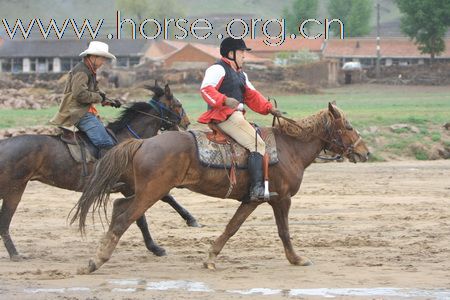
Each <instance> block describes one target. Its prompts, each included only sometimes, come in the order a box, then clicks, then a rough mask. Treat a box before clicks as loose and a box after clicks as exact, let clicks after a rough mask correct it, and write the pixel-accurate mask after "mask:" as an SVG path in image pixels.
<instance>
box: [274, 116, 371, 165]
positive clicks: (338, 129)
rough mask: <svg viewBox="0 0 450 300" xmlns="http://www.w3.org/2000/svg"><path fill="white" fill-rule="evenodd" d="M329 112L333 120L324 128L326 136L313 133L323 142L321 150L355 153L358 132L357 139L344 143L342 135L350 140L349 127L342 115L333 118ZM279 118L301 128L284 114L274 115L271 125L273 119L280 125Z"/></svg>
mask: <svg viewBox="0 0 450 300" xmlns="http://www.w3.org/2000/svg"><path fill="white" fill-rule="evenodd" d="M329 114H330V117H331V119H332V121H333V126H327V128H326V131H327V137H326V138H324V137H321V136H317V135H315V137H317V138H318V139H320V140H322V141H323V142H325V144H324V146H323V149H322V150H324V151H325V150H329V151H332V152H334V153H338V154H339V155H343V156H349V155H352V154H356V152H355V151H354V150H355V148H356V147H357V146H358V145H359V144H360V143H361V142H362V138H361V136H359V134H358V139H357V140H356V141H355V142H353V143H351V144H346V143H345V142H344V137H348V140H351V138H350V137H349V133H348V131H349V129H348V128H347V126H346V125H345V124H344V120H343V119H342V117H339V118H335V117H334V115H333V114H332V113H331V112H329ZM280 119H283V120H285V121H287V122H289V123H291V124H292V125H294V126H296V127H298V128H300V129H301V127H300V125H299V124H298V123H297V122H295V121H294V120H292V119H290V118H287V117H284V116H279V117H275V116H274V120H273V123H272V126H274V125H275V120H277V121H278V124H279V125H280ZM330 127H331V128H330ZM338 159H340V157H335V158H326V159H325V160H338Z"/></svg>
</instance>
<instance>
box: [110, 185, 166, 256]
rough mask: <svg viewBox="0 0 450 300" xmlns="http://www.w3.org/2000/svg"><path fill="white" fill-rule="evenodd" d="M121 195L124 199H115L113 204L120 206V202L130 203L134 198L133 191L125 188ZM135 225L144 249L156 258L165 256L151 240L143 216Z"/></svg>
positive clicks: (161, 249) (162, 249)
mask: <svg viewBox="0 0 450 300" xmlns="http://www.w3.org/2000/svg"><path fill="white" fill-rule="evenodd" d="M122 194H123V195H124V196H125V197H126V198H120V199H117V200H116V201H115V202H117V205H120V201H132V200H133V198H134V190H133V189H129V188H127V189H125V190H124V191H122ZM136 225H137V226H138V227H139V229H140V230H141V233H142V237H143V238H144V243H145V247H146V248H147V249H148V250H149V251H150V252H152V253H153V254H155V255H156V256H165V255H166V250H164V248H162V247H160V246H158V244H156V243H155V241H154V240H153V238H152V236H151V234H150V230H149V229H148V224H147V219H146V218H145V214H143V215H142V216H140V217H139V218H138V219H137V220H136Z"/></svg>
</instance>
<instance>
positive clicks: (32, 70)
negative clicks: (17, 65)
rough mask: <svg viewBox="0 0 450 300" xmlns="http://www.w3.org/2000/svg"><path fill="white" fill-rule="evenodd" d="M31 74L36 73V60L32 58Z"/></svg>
mask: <svg viewBox="0 0 450 300" xmlns="http://www.w3.org/2000/svg"><path fill="white" fill-rule="evenodd" d="M30 72H32V73H35V72H36V58H30Z"/></svg>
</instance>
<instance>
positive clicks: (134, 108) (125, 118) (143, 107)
mask: <svg viewBox="0 0 450 300" xmlns="http://www.w3.org/2000/svg"><path fill="white" fill-rule="evenodd" d="M151 109H153V107H152V106H151V105H150V104H148V103H147V102H135V103H133V104H132V105H131V106H128V107H126V108H125V110H123V111H122V112H121V113H120V116H119V117H118V118H117V120H115V121H113V122H110V123H109V124H108V126H107V127H108V128H109V129H111V130H112V131H113V132H118V131H119V130H122V129H123V128H125V127H126V126H127V125H128V124H129V123H130V122H131V120H133V119H135V118H136V117H137V116H138V115H139V114H140V113H139V111H143V112H149V111H150V110H151Z"/></svg>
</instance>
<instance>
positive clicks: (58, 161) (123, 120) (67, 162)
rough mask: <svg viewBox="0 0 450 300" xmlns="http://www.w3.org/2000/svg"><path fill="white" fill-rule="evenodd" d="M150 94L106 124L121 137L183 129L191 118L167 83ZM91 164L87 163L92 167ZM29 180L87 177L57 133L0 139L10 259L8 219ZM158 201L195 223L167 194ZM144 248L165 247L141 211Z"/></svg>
mask: <svg viewBox="0 0 450 300" xmlns="http://www.w3.org/2000/svg"><path fill="white" fill-rule="evenodd" d="M149 89H151V90H152V91H153V93H154V96H153V100H152V102H151V104H150V102H149V103H147V102H137V103H135V104H133V105H132V106H130V107H128V108H127V109H125V110H124V111H123V112H122V114H121V116H120V118H119V119H118V120H117V121H115V122H112V123H110V124H109V125H108V127H109V128H110V129H111V130H112V131H113V132H114V133H115V134H116V137H117V138H118V140H119V141H123V140H126V139H130V138H139V137H142V138H147V137H152V136H155V135H156V134H157V133H158V130H160V129H161V128H167V129H172V130H176V129H177V128H178V125H180V126H181V127H183V128H186V127H187V126H188V125H189V119H188V117H187V116H186V114H185V112H184V109H183V107H182V106H181V104H180V102H179V101H178V100H177V99H176V98H175V97H174V96H173V94H172V92H171V91H170V88H169V86H168V85H166V87H165V88H164V89H163V88H161V87H159V86H158V85H157V84H155V86H154V87H149ZM92 168H93V163H91V164H89V165H88V169H89V171H92ZM30 180H38V181H40V182H42V183H45V184H49V185H52V186H56V187H59V188H63V189H67V190H74V191H82V190H83V184H84V183H85V182H86V181H87V180H86V179H85V178H83V176H82V164H79V163H76V162H75V161H74V160H73V159H72V157H71V155H70V154H69V151H68V148H67V146H66V145H65V144H64V143H63V142H62V141H61V139H60V137H59V136H51V135H23V136H18V137H13V138H9V139H5V140H1V141H0V199H3V203H2V208H1V211H0V235H1V237H2V239H3V243H4V244H5V247H6V249H7V250H8V253H9V255H10V258H11V259H12V260H20V258H21V257H20V256H19V254H18V252H17V250H16V248H15V246H14V243H13V241H12V239H11V237H10V234H9V226H10V223H11V219H12V217H13V215H14V212H15V211H16V208H17V205H18V204H19V202H20V200H21V198H22V194H23V192H24V190H25V187H26V185H27V183H28V181H30ZM121 192H122V193H123V194H124V195H125V196H130V195H133V194H134V190H133V189H132V187H130V186H125V187H123V188H122V189H121ZM161 197H162V200H163V201H165V202H167V203H169V204H170V205H171V206H172V207H174V208H175V209H176V210H177V211H178V213H180V215H181V216H182V217H183V218H184V219H185V220H186V221H187V223H188V225H190V226H198V224H197V222H196V220H195V219H194V218H193V217H192V216H191V214H190V213H189V212H188V211H186V210H185V209H184V208H183V207H181V206H180V205H179V204H178V203H177V202H176V201H175V199H173V198H172V197H171V196H170V195H162V196H161ZM137 225H138V226H139V228H140V229H141V231H142V234H143V236H144V240H145V244H146V246H147V248H148V249H149V250H150V251H152V252H153V253H155V254H156V255H164V254H165V250H164V249H163V248H161V247H159V246H158V245H157V244H155V243H154V241H153V240H152V238H151V235H150V232H149V231H148V225H147V221H146V219H145V215H142V216H140V218H138V219H137Z"/></svg>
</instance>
